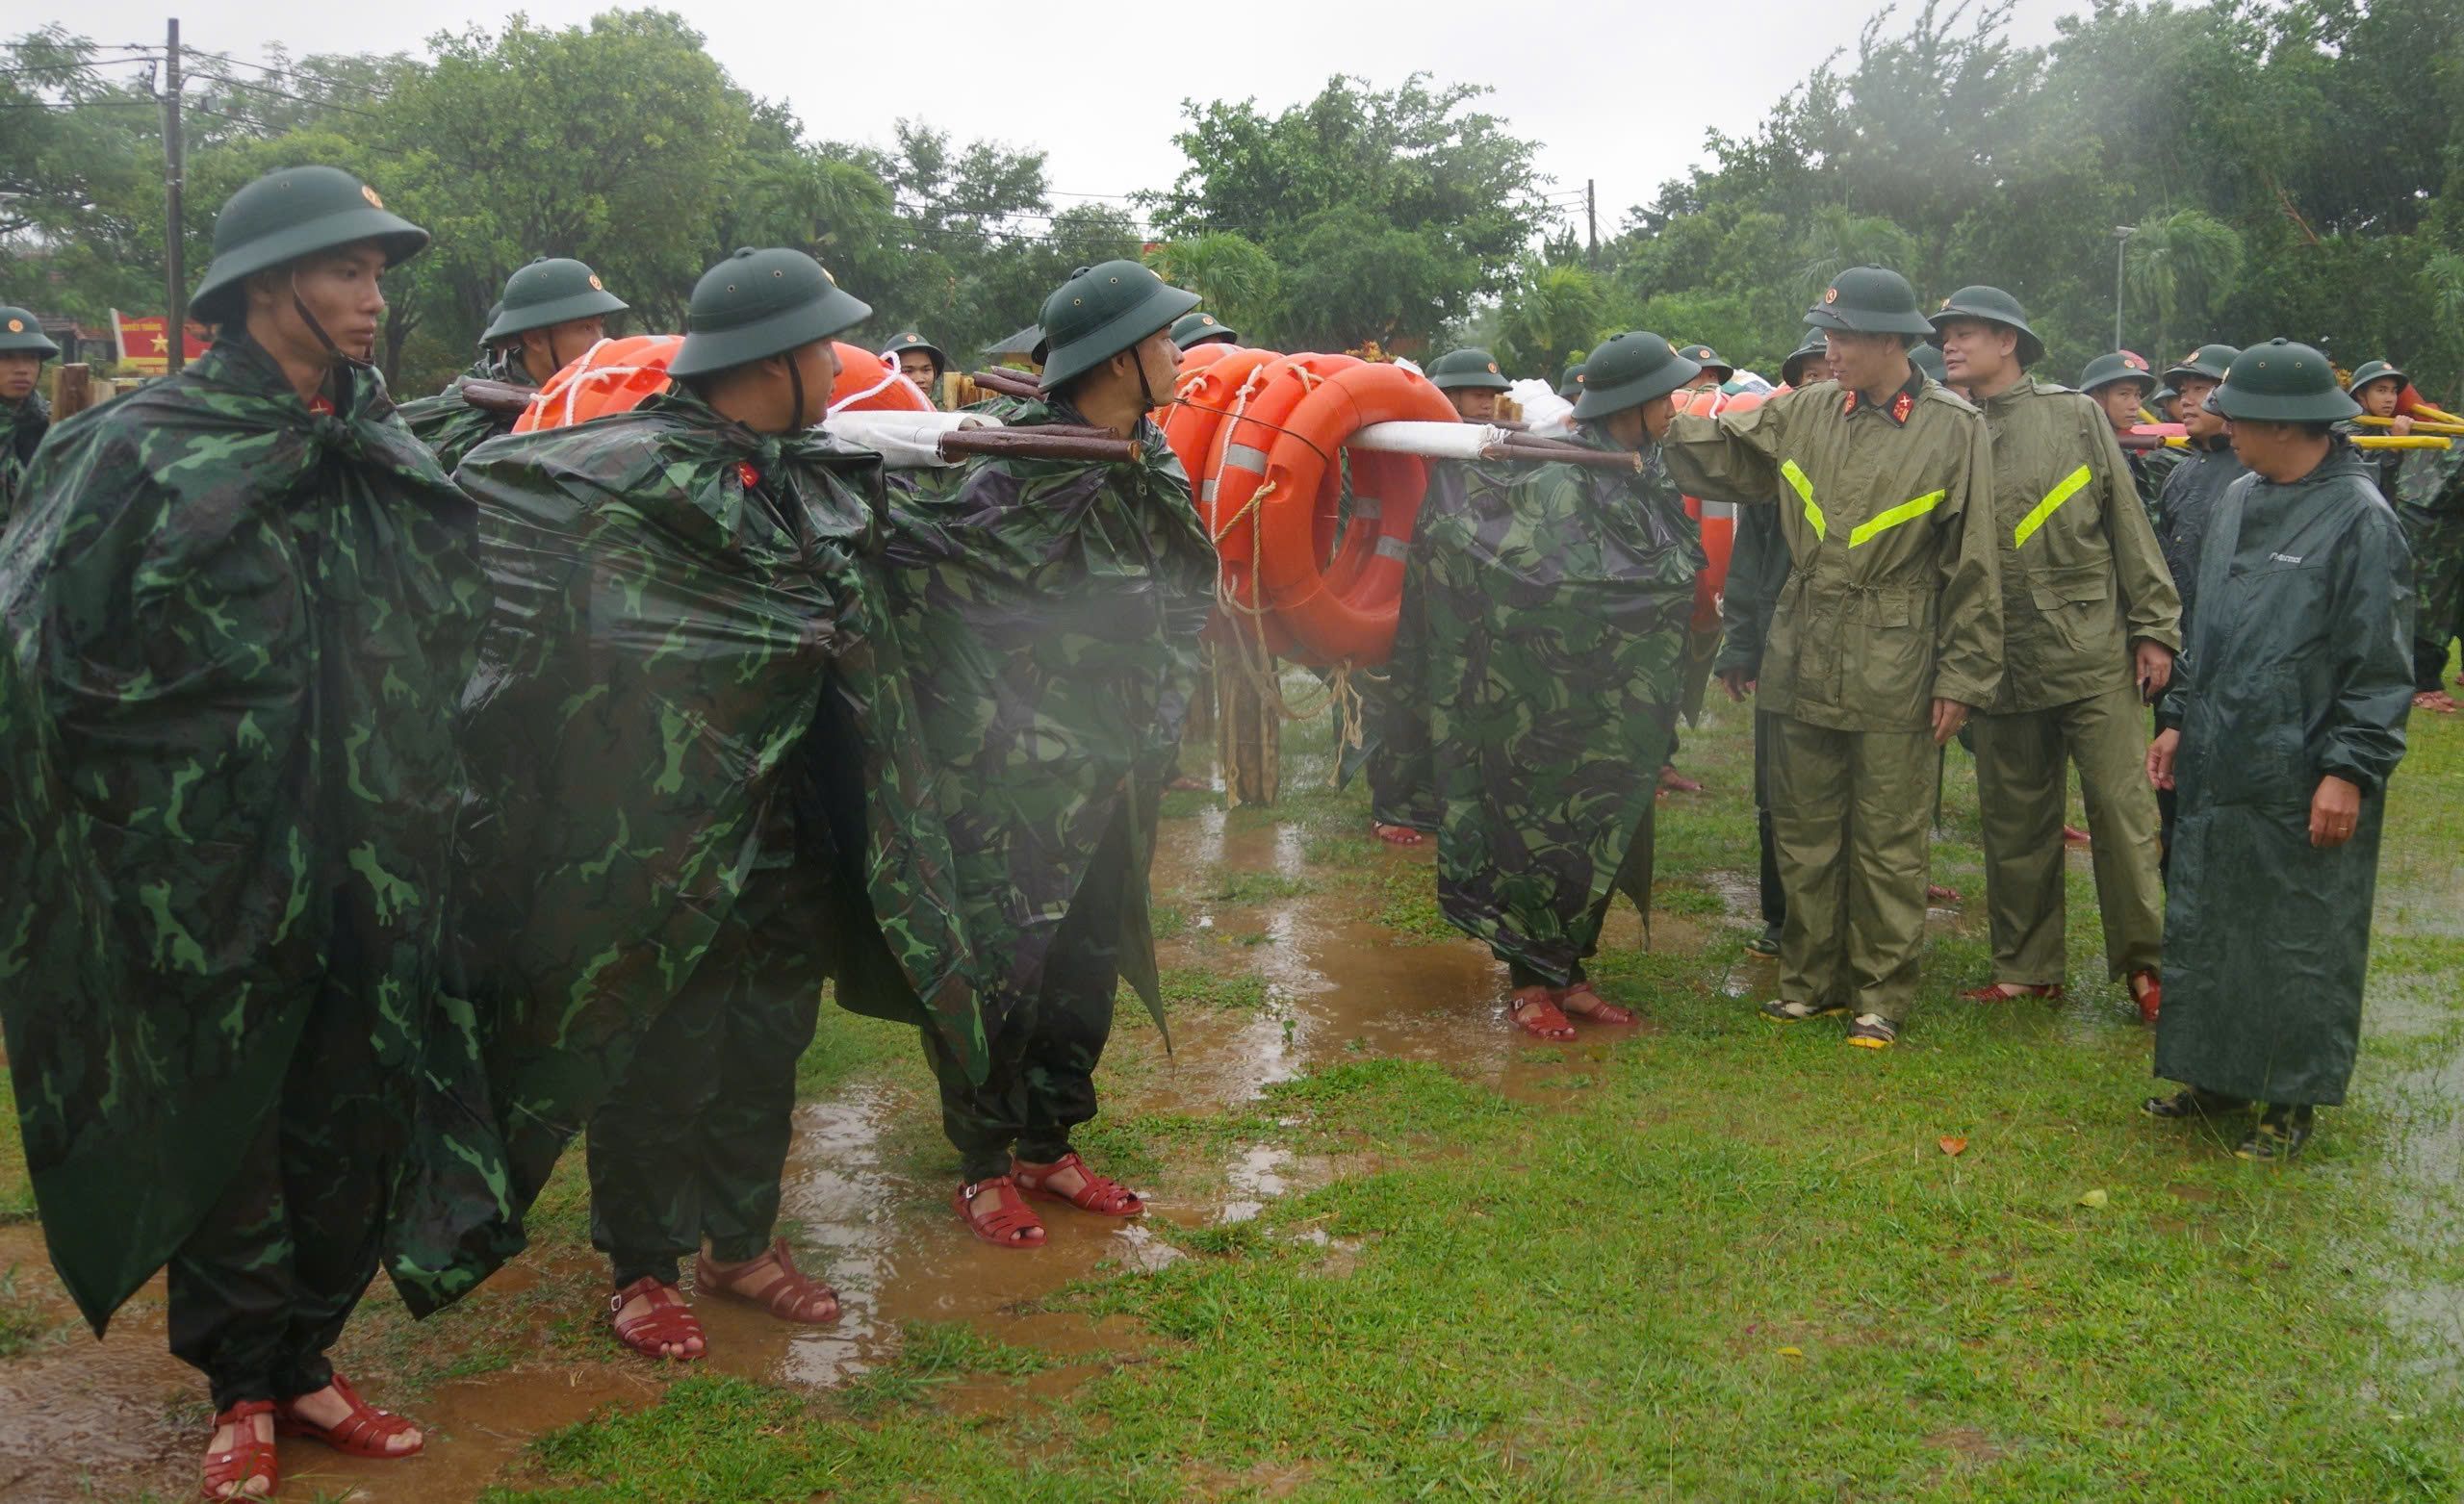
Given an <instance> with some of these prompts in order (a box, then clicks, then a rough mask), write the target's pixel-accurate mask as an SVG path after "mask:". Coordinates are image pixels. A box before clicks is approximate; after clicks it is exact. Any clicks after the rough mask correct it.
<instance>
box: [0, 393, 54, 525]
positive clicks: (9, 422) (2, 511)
mask: <svg viewBox="0 0 2464 1504" xmlns="http://www.w3.org/2000/svg"><path fill="white" fill-rule="evenodd" d="M50 427H51V404H50V403H48V402H46V401H44V400H43V399H42V394H41V393H39V392H29V393H27V394H26V395H25V397H24V398H23V399H22V400H20V401H15V402H0V523H6V522H8V521H9V518H10V517H11V515H12V514H13V513H14V512H15V511H16V509H17V488H18V487H19V486H20V485H22V484H23V483H24V481H25V478H26V467H27V466H29V465H31V464H33V463H34V460H35V450H36V448H37V447H39V446H40V445H41V444H42V436H43V434H44V433H46V432H47V431H49V429H50Z"/></svg>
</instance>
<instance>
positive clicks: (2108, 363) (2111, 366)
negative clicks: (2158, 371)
mask: <svg viewBox="0 0 2464 1504" xmlns="http://www.w3.org/2000/svg"><path fill="white" fill-rule="evenodd" d="M2117 381H2136V382H2138V383H2139V384H2140V385H2141V386H2142V387H2144V388H2146V391H2145V392H2144V393H2143V395H2141V397H2140V400H2142V401H2145V400H2146V399H2147V398H2148V397H2150V396H2153V395H2155V393H2156V376H2155V373H2154V372H2152V371H2150V370H2148V369H2147V362H2146V360H2145V359H2144V358H2143V357H2142V356H2140V355H2138V354H2136V353H2134V352H2133V351H2130V350H2116V351H2114V352H2113V353H2112V354H2110V355H2099V356H2097V357H2096V358H2095V359H2094V360H2092V361H2090V362H2089V363H2088V369H2087V370H2083V371H2081V372H2080V373H2079V390H2080V391H2082V392H2090V393H2092V392H2094V391H2095V390H2096V389H2097V388H2098V387H2109V386H2112V385H2113V384H2114V383H2115V382H2117Z"/></svg>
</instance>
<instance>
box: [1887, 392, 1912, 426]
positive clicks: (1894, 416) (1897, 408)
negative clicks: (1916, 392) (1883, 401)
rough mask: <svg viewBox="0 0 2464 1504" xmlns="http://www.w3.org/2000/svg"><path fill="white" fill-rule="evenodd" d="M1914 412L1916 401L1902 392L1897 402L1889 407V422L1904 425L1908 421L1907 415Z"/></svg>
mask: <svg viewBox="0 0 2464 1504" xmlns="http://www.w3.org/2000/svg"><path fill="white" fill-rule="evenodd" d="M1915 410H1916V399H1915V398H1914V397H1912V396H1910V395H1908V394H1907V393H1905V392H1902V393H1901V394H1900V395H1899V400H1898V401H1896V402H1893V403H1892V404H1891V405H1890V416H1891V421H1893V422H1899V423H1904V422H1906V421H1908V415H1909V414H1910V413H1912V412H1914V411H1915Z"/></svg>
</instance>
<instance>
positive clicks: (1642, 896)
mask: <svg viewBox="0 0 2464 1504" xmlns="http://www.w3.org/2000/svg"><path fill="white" fill-rule="evenodd" d="M1653 772H1654V773H1655V774H1656V773H1657V772H1658V770H1657V769H1654V770H1653ZM1620 893H1623V894H1625V895H1626V897H1627V899H1628V901H1629V902H1630V903H1631V904H1632V905H1634V911H1635V912H1636V913H1639V914H1641V915H1642V916H1643V917H1644V918H1645V919H1646V920H1649V919H1650V917H1651V912H1652V810H1651V807H1650V806H1649V805H1646V806H1644V809H1643V823H1642V827H1641V828H1639V829H1637V830H1636V831H1635V832H1634V841H1633V844H1632V845H1631V846H1629V847H1628V848H1626V855H1625V859H1624V860H1623V861H1621V862H1619V863H1618V865H1617V876H1616V877H1614V878H1611V879H1609V881H1608V891H1607V892H1605V893H1603V894H1601V895H1600V898H1599V901H1598V902H1596V903H1594V904H1593V905H1591V908H1590V911H1589V912H1588V913H1587V914H1586V915H1585V919H1586V923H1585V925H1584V929H1585V930H1586V931H1587V932H1589V934H1590V935H1591V943H1590V944H1589V945H1586V946H1584V947H1583V952H1582V956H1581V959H1578V960H1577V961H1576V962H1575V963H1574V965H1573V967H1571V968H1570V969H1569V970H1568V971H1567V973H1566V981H1565V984H1566V985H1567V986H1569V987H1572V986H1577V985H1579V984H1580V983H1581V982H1582V981H1585V978H1584V976H1583V969H1582V963H1583V961H1586V960H1589V959H1590V958H1591V957H1592V956H1597V955H1599V954H1600V929H1601V925H1602V924H1603V922H1604V921H1605V920H1606V919H1607V917H1608V905H1610V904H1613V903H1615V902H1616V901H1617V895H1618V894H1620ZM1490 954H1491V955H1493V956H1496V957H1497V958H1498V959H1499V960H1501V961H1503V962H1505V975H1506V984H1507V985H1508V986H1512V987H1516V988H1522V987H1553V986H1555V985H1556V984H1557V983H1556V982H1555V981H1553V980H1552V979H1551V978H1550V976H1549V975H1548V974H1547V973H1546V972H1543V971H1539V970H1537V969H1535V968H1533V967H1530V966H1527V965H1525V964H1524V963H1523V962H1522V961H1521V960H1520V959H1518V958H1517V957H1515V956H1508V955H1507V954H1506V953H1505V952H1503V951H1501V950H1499V949H1497V948H1496V947H1495V946H1492V947H1490Z"/></svg>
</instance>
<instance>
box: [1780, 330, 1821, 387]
mask: <svg viewBox="0 0 2464 1504" xmlns="http://www.w3.org/2000/svg"><path fill="white" fill-rule="evenodd" d="M1830 358H1831V346H1830V345H1829V344H1825V343H1824V342H1823V338H1822V336H1821V335H1818V334H1817V335H1815V336H1814V337H1813V338H1812V339H1810V340H1808V341H1806V343H1805V344H1800V345H1798V346H1797V347H1796V349H1795V350H1793V351H1791V352H1790V353H1789V356H1788V358H1787V359H1786V360H1784V361H1782V362H1781V363H1780V384H1781V385H1783V386H1788V387H1801V386H1804V385H1805V383H1804V382H1803V381H1801V380H1799V379H1798V378H1799V377H1800V376H1803V375H1804V374H1805V373H1806V362H1808V361H1812V360H1822V361H1827V360H1829V359H1830Z"/></svg>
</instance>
